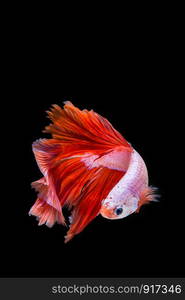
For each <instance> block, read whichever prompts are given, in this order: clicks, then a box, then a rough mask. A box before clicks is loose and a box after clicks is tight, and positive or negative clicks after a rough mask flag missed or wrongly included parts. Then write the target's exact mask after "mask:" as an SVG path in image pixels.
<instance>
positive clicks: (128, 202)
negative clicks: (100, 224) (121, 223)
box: [100, 192, 139, 220]
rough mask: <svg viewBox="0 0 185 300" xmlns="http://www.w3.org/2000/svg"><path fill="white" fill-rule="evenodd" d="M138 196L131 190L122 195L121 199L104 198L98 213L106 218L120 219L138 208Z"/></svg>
mask: <svg viewBox="0 0 185 300" xmlns="http://www.w3.org/2000/svg"><path fill="white" fill-rule="evenodd" d="M138 203H139V197H138V195H134V194H133V193H131V192H129V193H128V192H127V193H126V194H124V195H122V197H121V199H115V200H114V199H109V198H107V199H105V200H104V201H103V202H102V207H101V210H100V214H101V215H102V216H103V217H104V218H107V219H112V220H117V219H122V218H125V217H127V216H129V215H130V214H132V213H134V212H135V211H136V210H137V209H138Z"/></svg>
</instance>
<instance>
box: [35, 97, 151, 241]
mask: <svg viewBox="0 0 185 300" xmlns="http://www.w3.org/2000/svg"><path fill="white" fill-rule="evenodd" d="M47 113H48V117H49V118H50V120H51V124H49V126H46V128H45V130H44V132H46V133H49V134H51V138H49V139H46V138H44V139H38V140H36V141H35V142H34V143H33V146H32V148H33V153H34V156H35V159H36V162H37V164H38V167H39V169H40V171H41V173H42V178H41V179H39V180H37V181H34V182H33V183H32V187H33V188H34V189H35V190H36V191H37V199H36V202H35V204H34V205H33V206H32V208H31V209H30V212H29V214H30V215H34V216H36V217H37V220H38V221H39V225H42V224H46V225H47V226H48V227H52V226H53V225H54V224H55V223H59V224H62V225H66V224H68V225H67V226H68V229H69V230H68V232H67V235H66V236H65V242H68V241H69V240H71V239H72V238H73V237H74V235H76V234H78V233H80V232H81V231H82V230H83V229H84V228H85V227H86V226H87V225H88V224H89V223H90V222H91V221H92V220H93V219H94V218H95V217H96V216H97V215H99V214H101V215H102V216H103V217H104V218H108V219H111V220H117V219H122V218H125V217H127V216H129V215H130V214H132V213H134V212H138V211H139V209H140V207H141V206H142V205H143V204H146V203H149V202H150V201H153V200H155V188H153V187H150V186H149V185H148V172H147V168H146V165H145V162H144V160H143V159H142V157H141V156H140V155H139V153H138V152H137V151H136V150H135V149H134V148H133V147H132V146H131V144H130V143H129V142H127V141H126V139H125V138H124V137H123V136H122V135H121V134H120V133H119V132H118V131H117V130H116V129H114V127H113V126H112V125H111V124H110V122H109V121H108V120H107V119H105V118H104V117H102V116H101V115H99V114H98V113H96V112H94V111H93V110H90V111H88V110H86V109H84V110H80V109H78V108H77V107H75V106H74V105H73V104H72V103H71V102H69V101H67V102H64V107H63V108H61V107H60V106H58V105H53V106H52V108H51V110H50V111H48V112H47ZM64 207H65V208H67V209H68V210H69V214H70V217H69V220H68V223H66V220H65V218H64V214H63V211H64V209H63V208H64Z"/></svg>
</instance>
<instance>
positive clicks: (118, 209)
mask: <svg viewBox="0 0 185 300" xmlns="http://www.w3.org/2000/svg"><path fill="white" fill-rule="evenodd" d="M122 212H123V208H122V207H118V208H116V211H115V213H116V215H117V216H119V215H121V214H122Z"/></svg>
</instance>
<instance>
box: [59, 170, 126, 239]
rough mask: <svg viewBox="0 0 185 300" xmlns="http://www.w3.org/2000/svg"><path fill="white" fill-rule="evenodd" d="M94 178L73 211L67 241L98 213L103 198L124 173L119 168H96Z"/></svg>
mask: <svg viewBox="0 0 185 300" xmlns="http://www.w3.org/2000/svg"><path fill="white" fill-rule="evenodd" d="M95 169H96V171H95V173H94V174H93V175H94V176H93V177H92V180H91V181H90V182H89V184H87V185H86V186H85V188H84V191H83V193H82V194H81V196H80V197H79V198H78V201H77V202H76V203H75V207H74V209H73V211H72V216H71V226H70V229H69V231H68V232H67V236H66V237H65V243H67V242H68V241H69V240H71V239H72V238H73V236H74V235H76V234H78V233H80V232H81V231H82V230H83V229H84V228H85V227H86V226H87V225H88V224H89V223H90V222H91V221H92V220H93V219H94V218H95V217H96V216H97V215H98V214H99V211H100V209H101V203H102V200H103V199H105V198H106V196H107V195H108V193H109V192H110V190H111V189H112V188H113V187H114V186H115V185H116V184H117V182H118V181H119V180H120V179H121V177H122V176H123V175H124V173H123V172H121V171H118V170H111V169H107V168H95Z"/></svg>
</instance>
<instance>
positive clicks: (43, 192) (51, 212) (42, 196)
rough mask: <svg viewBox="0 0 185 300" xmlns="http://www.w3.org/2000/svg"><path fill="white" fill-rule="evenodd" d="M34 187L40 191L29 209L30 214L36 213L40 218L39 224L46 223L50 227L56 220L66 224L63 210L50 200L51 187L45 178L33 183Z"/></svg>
mask: <svg viewBox="0 0 185 300" xmlns="http://www.w3.org/2000/svg"><path fill="white" fill-rule="evenodd" d="M32 187H33V188H35V190H36V191H37V192H38V198H37V200H36V202H35V204H34V205H33V206H32V208H31V209H30V211H29V215H34V216H36V217H37V218H38V220H39V225H42V224H44V223H46V225H47V226H48V227H52V226H53V225H54V223H55V222H57V223H60V224H63V225H65V220H64V217H63V214H62V211H61V208H60V210H57V209H56V208H55V207H53V206H52V205H50V204H48V203H49V202H50V199H48V198H50V197H51V192H50V191H49V189H50V187H49V186H48V185H47V184H46V180H45V178H44V177H43V178H41V179H40V180H38V181H35V182H33V183H32Z"/></svg>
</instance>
